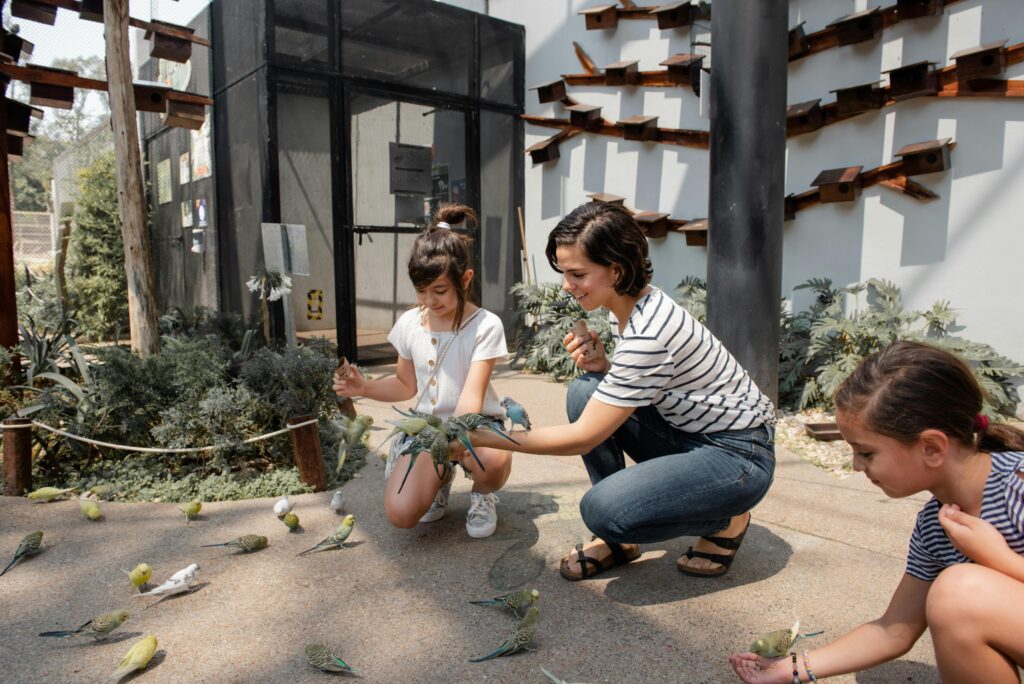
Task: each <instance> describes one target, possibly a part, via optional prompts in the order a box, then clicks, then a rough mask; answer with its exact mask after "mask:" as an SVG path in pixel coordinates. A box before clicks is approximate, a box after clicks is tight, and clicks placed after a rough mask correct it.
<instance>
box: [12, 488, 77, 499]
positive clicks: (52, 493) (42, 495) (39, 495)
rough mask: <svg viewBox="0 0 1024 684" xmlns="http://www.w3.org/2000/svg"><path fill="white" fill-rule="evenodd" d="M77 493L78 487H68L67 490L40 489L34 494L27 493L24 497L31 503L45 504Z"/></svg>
mask: <svg viewBox="0 0 1024 684" xmlns="http://www.w3.org/2000/svg"><path fill="white" fill-rule="evenodd" d="M77 491H78V487H68V488H67V489H58V488H57V487H40V488H39V489H37V490H35V491H34V492H29V493H28V494H26V495H25V496H27V497H28V498H29V499H31V500H32V501H38V502H41V503H46V502H49V501H53V500H54V499H56V498H58V497H61V496H64V495H65V494H71V493H73V492H77Z"/></svg>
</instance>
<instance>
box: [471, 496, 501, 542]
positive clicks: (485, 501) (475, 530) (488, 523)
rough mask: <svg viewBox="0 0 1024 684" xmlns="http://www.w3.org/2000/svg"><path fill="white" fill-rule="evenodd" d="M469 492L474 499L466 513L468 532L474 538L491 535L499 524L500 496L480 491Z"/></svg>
mask: <svg viewBox="0 0 1024 684" xmlns="http://www.w3.org/2000/svg"><path fill="white" fill-rule="evenodd" d="M469 494H470V497H471V498H472V499H473V501H472V503H471V504H470V505H469V512H468V513H466V532H468V533H469V536H470V537H473V538H474V539H481V538H483V537H490V536H491V535H492V534H494V529H495V528H496V527H497V526H498V508H497V504H498V497H497V495H495V494H481V493H480V492H470V493H469Z"/></svg>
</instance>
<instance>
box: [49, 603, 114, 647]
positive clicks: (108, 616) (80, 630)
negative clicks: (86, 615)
mask: <svg viewBox="0 0 1024 684" xmlns="http://www.w3.org/2000/svg"><path fill="white" fill-rule="evenodd" d="M127 619H128V611H126V610H115V611H114V612H112V613H104V614H103V615H97V616H96V617H94V618H93V619H92V620H89V621H88V622H86V623H85V624H84V625H82V626H81V627H76V628H75V629H67V630H58V631H56V632H40V633H39V636H41V637H73V636H91V637H93V638H94V639H96V640H99V639H106V638H107V635H108V634H110V633H111V632H113V631H114V630H115V629H117V628H118V627H120V626H121V623H123V622H124V621H125V620H127Z"/></svg>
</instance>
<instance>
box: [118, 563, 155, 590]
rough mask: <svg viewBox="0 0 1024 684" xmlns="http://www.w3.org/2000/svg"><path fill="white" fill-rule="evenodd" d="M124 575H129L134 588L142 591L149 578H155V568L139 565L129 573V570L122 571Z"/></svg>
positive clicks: (145, 564)
mask: <svg viewBox="0 0 1024 684" xmlns="http://www.w3.org/2000/svg"><path fill="white" fill-rule="evenodd" d="M121 572H123V573H124V574H126V575H128V579H129V581H131V583H132V586H133V587H135V588H136V589H138V590H139V591H142V587H144V586H145V585H146V582H148V581H149V578H150V577H152V576H153V568H151V567H149V564H148V563H139V564H138V565H136V566H135V567H134V568H132V569H131V571H130V572H129V571H128V570H122V571H121Z"/></svg>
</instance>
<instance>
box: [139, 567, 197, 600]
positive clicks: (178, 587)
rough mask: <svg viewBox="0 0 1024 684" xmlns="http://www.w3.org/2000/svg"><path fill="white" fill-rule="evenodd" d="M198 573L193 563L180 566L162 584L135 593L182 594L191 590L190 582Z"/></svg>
mask: <svg viewBox="0 0 1024 684" xmlns="http://www.w3.org/2000/svg"><path fill="white" fill-rule="evenodd" d="M198 574H199V566H198V565H196V564H195V563H193V564H192V565H190V566H188V567H187V568H182V569H181V570H179V571H178V572H176V573H174V574H173V575H171V576H170V577H169V578H167V581H165V582H164V583H163V584H161V585H160V586H157V587H153V588H152V589H150V590H149V591H145V592H141V593H139V594H136V595H137V596H173V595H174V594H184V593H185V592H186V591H191V590H192V583H193V582H195V581H196V576H197V575H198Z"/></svg>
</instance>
